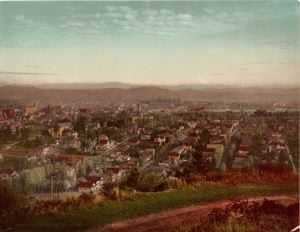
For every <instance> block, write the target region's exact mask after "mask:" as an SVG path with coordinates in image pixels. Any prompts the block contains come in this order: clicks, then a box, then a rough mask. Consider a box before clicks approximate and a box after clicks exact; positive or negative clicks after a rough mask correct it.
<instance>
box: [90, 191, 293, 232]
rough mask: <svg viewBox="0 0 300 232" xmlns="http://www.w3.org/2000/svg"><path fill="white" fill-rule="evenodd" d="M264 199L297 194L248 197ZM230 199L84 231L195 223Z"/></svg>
mask: <svg viewBox="0 0 300 232" xmlns="http://www.w3.org/2000/svg"><path fill="white" fill-rule="evenodd" d="M264 199H268V200H276V201H278V202H283V203H293V202H296V201H297V200H298V196H289V197H288V196H273V197H255V198H248V200H249V201H256V202H262V201H263V200H264ZM230 203H232V201H230V200H228V201H217V202H212V203H208V204H204V205H203V204H202V205H195V206H190V207H186V208H181V209H175V210H168V211H163V212H160V213H155V214H149V215H146V216H143V217H138V218H133V219H127V220H124V221H120V222H115V223H112V224H109V225H106V226H104V227H98V228H93V229H89V230H87V231H86V232H121V231H122V232H124V231H126V232H150V231H151V232H154V231H166V230H170V229H172V228H176V227H180V225H187V224H197V223H200V222H201V221H200V220H201V219H202V220H203V219H205V217H206V216H207V215H208V214H209V213H210V212H211V210H212V209H214V208H225V207H226V206H227V205H228V204H230Z"/></svg>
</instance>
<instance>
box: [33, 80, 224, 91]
mask: <svg viewBox="0 0 300 232" xmlns="http://www.w3.org/2000/svg"><path fill="white" fill-rule="evenodd" d="M144 86H151V87H161V88H166V89H173V90H179V89H203V88H225V87H226V88H227V87H230V86H226V85H209V84H181V85H143V84H128V83H122V82H104V83H89V82H87V83H53V84H41V85H36V87H38V88H43V89H107V88H117V89H130V88H138V87H144Z"/></svg>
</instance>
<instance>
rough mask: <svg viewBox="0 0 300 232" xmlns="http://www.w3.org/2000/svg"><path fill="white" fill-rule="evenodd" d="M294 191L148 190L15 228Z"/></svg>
mask: <svg viewBox="0 0 300 232" xmlns="http://www.w3.org/2000/svg"><path fill="white" fill-rule="evenodd" d="M298 193H299V190H298V184H297V183H293V184H288V185H280V186H276V185H272V186H271V185H240V186H228V185H220V184H218V185H216V184H202V185H199V186H197V187H193V188H185V189H178V190H169V191H165V192H159V193H149V194H146V195H144V196H141V197H139V198H137V199H134V200H127V201H105V202H103V203H100V204H98V205H96V206H94V207H92V208H84V209H78V210H74V211H70V212H67V213H56V214H55V215H53V216H45V217H41V218H34V219H33V220H32V221H31V222H30V223H29V224H27V225H22V226H21V225H20V227H19V228H18V231H43V232H47V231H56V232H60V231H64V232H67V231H82V230H85V229H87V228H91V227H94V226H102V225H106V224H109V223H112V222H115V221H120V220H123V219H127V218H133V217H138V216H142V215H147V214H150V213H155V212H160V211H164V210H168V209H174V208H179V207H185V206H189V205H193V204H204V203H206V202H211V201H216V200H222V199H232V198H240V197H241V198H242V197H250V196H269V195H270V196H271V195H285V194H286V195H290V194H298Z"/></svg>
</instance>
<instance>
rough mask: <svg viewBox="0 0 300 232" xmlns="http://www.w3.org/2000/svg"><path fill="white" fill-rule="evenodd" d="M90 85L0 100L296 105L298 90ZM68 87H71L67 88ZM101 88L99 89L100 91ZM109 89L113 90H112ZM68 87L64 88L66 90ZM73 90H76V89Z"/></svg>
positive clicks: (3, 89)
mask: <svg viewBox="0 0 300 232" xmlns="http://www.w3.org/2000/svg"><path fill="white" fill-rule="evenodd" d="M89 85H90V84H86V85H83V86H85V88H84V87H81V88H79V86H78V85H77V84H73V86H75V87H74V88H71V87H68V85H66V86H65V87H66V88H54V86H51V85H43V86H38V87H36V86H35V87H32V86H0V100H1V99H2V100H16V101H21V102H25V103H29V102H32V101H37V102H40V103H46V104H48V103H51V104H55V103H62V102H75V103H79V102H81V103H84V102H95V101H97V102H103V103H106V104H107V103H113V102H138V101H144V100H145V101H147V100H157V99H182V100H196V101H210V102H216V101H222V102H245V103H256V104H264V103H272V102H281V103H284V104H288V105H292V106H294V107H298V106H299V88H232V87H223V88H222V87H219V88H212V87H210V88H199V89H197V88H194V89H193V88H191V87H190V88H189V86H188V85H187V86H185V87H176V88H174V89H170V88H166V87H164V88H163V87H156V86H136V87H133V86H131V85H129V86H130V87H129V86H128V85H126V84H123V83H117V82H112V83H105V84H102V85H101V84H99V87H97V88H95V86H94V88H88V87H89ZM71 86H72V85H71ZM100 86H102V88H100ZM112 86H113V87H112ZM67 87H68V88H67ZM76 87H77V88H76Z"/></svg>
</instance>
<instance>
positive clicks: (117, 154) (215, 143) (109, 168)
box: [0, 101, 299, 192]
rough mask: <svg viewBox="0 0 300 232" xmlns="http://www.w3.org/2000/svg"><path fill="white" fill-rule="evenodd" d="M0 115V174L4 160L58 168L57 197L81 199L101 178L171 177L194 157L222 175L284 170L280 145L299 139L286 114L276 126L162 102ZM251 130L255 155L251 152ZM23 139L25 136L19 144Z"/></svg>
mask: <svg viewBox="0 0 300 232" xmlns="http://www.w3.org/2000/svg"><path fill="white" fill-rule="evenodd" d="M1 112H2V114H0V132H1V130H4V128H6V129H7V128H9V130H10V133H11V138H12V140H13V141H12V142H10V143H9V144H3V145H2V147H1V148H0V167H1V163H5V157H6V156H14V157H22V158H25V159H26V160H27V161H26V162H29V163H30V162H32V163H34V165H33V167H30V165H29V166H28V165H27V166H26V167H23V169H28V170H29V169H34V168H36V167H42V166H46V165H47V164H49V163H52V164H53V163H55V164H62V163H63V164H64V165H66V168H65V169H64V172H65V175H64V176H65V178H66V179H65V182H66V183H67V184H64V186H66V187H65V190H70V189H72V190H76V191H84V192H88V191H100V190H101V188H102V185H103V183H104V182H105V181H106V180H107V179H108V178H109V179H110V180H113V181H118V180H120V179H122V178H124V177H126V175H127V174H128V172H129V171H130V169H131V168H133V167H135V166H137V165H138V166H139V167H141V168H143V169H144V170H147V171H152V172H153V171H154V172H156V173H158V174H161V175H162V176H165V177H166V178H168V177H173V174H174V170H175V169H176V167H179V166H180V164H182V163H185V164H187V165H188V164H192V163H193V159H194V158H195V156H201V159H202V160H203V163H204V165H205V164H207V165H209V166H212V167H214V168H216V169H223V170H226V169H228V168H233V169H242V168H251V167H254V166H255V165H257V164H259V165H261V164H280V163H285V164H286V165H290V166H292V165H293V164H292V159H291V156H290V151H289V147H288V144H287V137H288V136H299V128H298V123H299V118H297V117H290V115H289V114H288V113H287V115H285V116H283V117H285V118H283V119H282V120H281V121H280V120H275V121H270V120H271V119H272V117H275V118H276V117H277V116H272V114H271V116H270V113H269V112H267V111H265V110H262V109H259V110H257V111H255V112H250V113H249V112H243V111H238V112H232V111H225V112H224V111H221V112H209V111H206V110H205V108H204V106H203V104H202V105H201V104H198V105H197V104H195V103H193V104H186V103H184V104H183V103H180V102H175V103H174V102H169V101H162V102H155V103H153V102H144V103H141V104H112V105H111V106H110V107H102V108H97V106H92V105H88V106H85V107H76V106H75V105H72V104H69V105H64V106H49V105H48V106H45V107H41V108H40V109H39V108H38V106H37V104H36V103H33V104H31V105H29V106H26V107H16V108H14V107H6V108H4V109H2V111H1ZM270 118H271V119H270ZM257 129H260V131H259V134H260V137H259V139H260V140H259V150H257V149H256V150H255V149H254V148H253V147H254V146H256V145H257V144H254V143H256V141H254V140H253V135H254V134H255V133H256V130H257ZM28 130H29V132H30V133H29V132H28ZM24 131H25V132H26V131H27V132H28V133H29V134H28V137H27V138H24V133H25V132H24ZM289 133H291V134H289ZM237 135H239V136H237ZM40 137H42V138H46V140H47V141H48V142H47V143H45V144H38V145H37V147H34V148H28V149H23V150H22V149H16V148H20V147H18V144H21V141H23V140H31V139H36V138H40ZM0 138H1V137H0ZM20 150H21V151H20ZM257 151H259V154H256V153H255V152H257ZM58 169H59V168H58ZM22 171H24V170H22V168H20V167H17V168H16V169H15V170H14V169H5V168H2V169H1V170H0V179H1V180H9V179H13V178H16V177H17V176H18V175H19V174H20V172H22ZM50 179H51V178H50ZM48 181H49V183H50V180H48Z"/></svg>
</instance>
